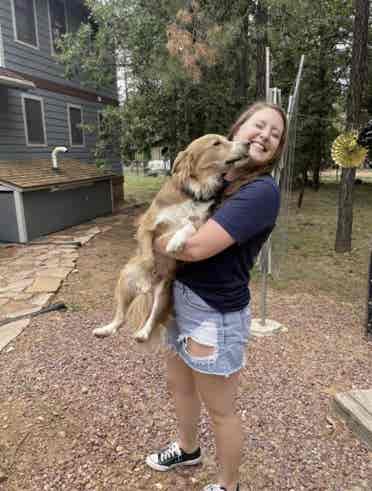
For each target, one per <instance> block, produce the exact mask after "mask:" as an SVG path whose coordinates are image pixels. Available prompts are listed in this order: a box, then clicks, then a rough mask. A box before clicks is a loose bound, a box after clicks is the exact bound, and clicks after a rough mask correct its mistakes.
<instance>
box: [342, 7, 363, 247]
mask: <svg viewBox="0 0 372 491" xmlns="http://www.w3.org/2000/svg"><path fill="white" fill-rule="evenodd" d="M368 19H369V0H355V18H354V28H353V36H354V37H353V49H352V56H351V60H352V62H351V77H350V92H349V104H348V107H347V126H348V128H349V129H350V128H357V127H358V126H359V125H360V123H361V119H362V103H363V101H364V100H365V98H366V89H367V79H368V65H367V59H368ZM355 172H356V171H355V169H342V174H341V182H340V188H339V201H338V218H337V231H336V242H335V251H336V252H350V251H351V237H352V229H353V188H354V181H355Z"/></svg>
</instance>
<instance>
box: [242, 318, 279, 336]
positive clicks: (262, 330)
mask: <svg viewBox="0 0 372 491" xmlns="http://www.w3.org/2000/svg"><path fill="white" fill-rule="evenodd" d="M286 331H288V329H287V328H286V327H284V326H283V325H282V324H280V323H279V322H277V321H274V320H271V319H266V321H265V324H264V325H263V324H262V323H261V319H252V322H251V334H252V336H256V337H258V338H259V337H262V336H273V335H274V334H278V333H279V332H286Z"/></svg>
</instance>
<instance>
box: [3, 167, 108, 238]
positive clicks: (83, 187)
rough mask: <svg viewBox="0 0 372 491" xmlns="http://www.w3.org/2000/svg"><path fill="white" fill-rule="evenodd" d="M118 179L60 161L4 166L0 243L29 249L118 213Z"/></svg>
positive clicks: (93, 168) (104, 172)
mask: <svg viewBox="0 0 372 491" xmlns="http://www.w3.org/2000/svg"><path fill="white" fill-rule="evenodd" d="M114 177H115V175H114V174H113V173H111V172H108V171H102V170H100V169H98V168H97V167H96V166H95V165H92V164H87V163H82V162H80V161H78V160H73V159H59V164H58V169H54V168H53V167H52V163H51V161H50V160H48V159H38V160H27V161H26V160H25V161H1V160H0V241H4V242H21V243H25V242H28V241H30V240H33V239H35V238H37V237H40V236H41V235H45V234H49V233H52V232H56V231H58V230H62V229H64V228H67V227H71V226H73V225H77V224H79V223H82V222H85V221H87V220H91V219H93V218H95V217H98V216H102V215H107V214H110V213H112V211H113V186H112V179H113V178H114Z"/></svg>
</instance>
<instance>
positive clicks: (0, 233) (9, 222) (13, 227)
mask: <svg viewBox="0 0 372 491" xmlns="http://www.w3.org/2000/svg"><path fill="white" fill-rule="evenodd" d="M0 210H1V213H0V241H4V242H19V236H18V226H17V215H16V210H15V204H14V194H13V192H11V191H9V192H8V191H0Z"/></svg>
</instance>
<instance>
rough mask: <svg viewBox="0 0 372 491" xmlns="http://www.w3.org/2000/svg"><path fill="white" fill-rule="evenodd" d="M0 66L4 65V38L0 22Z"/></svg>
mask: <svg viewBox="0 0 372 491" xmlns="http://www.w3.org/2000/svg"><path fill="white" fill-rule="evenodd" d="M0 67H3V68H4V67H5V53H4V38H3V33H2V30H1V24H0Z"/></svg>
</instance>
